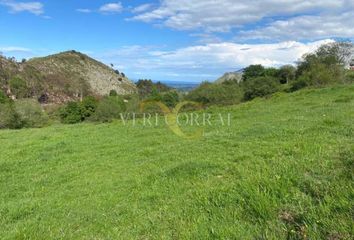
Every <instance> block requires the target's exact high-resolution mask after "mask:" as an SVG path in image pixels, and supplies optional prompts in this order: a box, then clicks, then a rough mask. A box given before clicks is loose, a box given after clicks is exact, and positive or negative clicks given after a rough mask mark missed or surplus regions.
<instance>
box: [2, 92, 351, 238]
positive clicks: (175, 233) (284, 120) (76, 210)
mask: <svg viewBox="0 0 354 240" xmlns="http://www.w3.org/2000/svg"><path fill="white" fill-rule="evenodd" d="M353 92H354V86H351V87H335V88H331V89H321V90H305V91H302V92H297V93H294V94H290V95H285V94H282V95H276V96H274V97H272V98H271V99H268V100H261V99H259V100H255V101H253V102H250V103H247V104H244V105H239V106H234V107H229V108H215V109H212V110H211V111H212V112H214V113H217V112H224V113H226V112H229V111H231V112H232V116H233V120H232V127H230V128H227V127H224V128H220V127H210V128H208V129H206V132H207V135H206V137H205V138H203V139H200V140H185V139H181V138H179V137H177V136H175V135H174V134H172V133H171V132H170V131H169V130H168V129H167V128H166V127H147V128H143V127H142V126H135V127H131V126H130V127H129V126H123V124H122V123H120V122H116V123H111V124H101V125H94V124H82V125H76V126H52V127H49V128H45V129H29V130H21V131H1V132H0V151H1V158H0V187H1V189H2V191H1V192H0V226H1V228H0V239H208V238H209V239H226V238H228V239H255V238H257V237H258V238H257V239H286V238H290V239H291V238H292V237H293V239H297V238H296V237H298V238H299V239H301V238H302V237H305V236H310V237H311V239H325V238H327V237H344V238H348V239H349V238H350V237H352V236H353V214H354V212H353V202H352V199H353V197H354V191H353V159H354V141H353V140H354V134H353V133H354V123H353V119H354V94H353ZM262 237H263V238H262Z"/></svg>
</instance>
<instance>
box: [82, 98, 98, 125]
mask: <svg viewBox="0 0 354 240" xmlns="http://www.w3.org/2000/svg"><path fill="white" fill-rule="evenodd" d="M80 105H81V115H82V118H83V119H87V118H89V117H91V116H92V115H93V114H94V113H95V111H96V109H97V106H98V101H97V99H96V98H94V97H92V96H88V97H84V99H83V100H82V102H81V103H80Z"/></svg>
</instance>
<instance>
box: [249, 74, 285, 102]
mask: <svg viewBox="0 0 354 240" xmlns="http://www.w3.org/2000/svg"><path fill="white" fill-rule="evenodd" d="M243 88H244V100H246V101H248V100H252V99H254V98H256V97H264V96H267V95H269V94H272V93H275V92H277V91H278V90H279V82H278V80H277V79H275V78H272V77H257V78H252V79H249V80H248V81H247V82H244V84H243Z"/></svg>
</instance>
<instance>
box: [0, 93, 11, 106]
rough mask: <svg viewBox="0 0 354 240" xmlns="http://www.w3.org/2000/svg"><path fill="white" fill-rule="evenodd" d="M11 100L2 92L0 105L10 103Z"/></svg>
mask: <svg viewBox="0 0 354 240" xmlns="http://www.w3.org/2000/svg"><path fill="white" fill-rule="evenodd" d="M9 100H10V99H9V98H8V97H7V96H6V94H5V93H4V92H3V91H1V90H0V104H3V103H6V102H9Z"/></svg>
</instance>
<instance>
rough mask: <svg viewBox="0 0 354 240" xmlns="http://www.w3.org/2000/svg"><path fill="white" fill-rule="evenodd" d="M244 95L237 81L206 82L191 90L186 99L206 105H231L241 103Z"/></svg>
mask: <svg viewBox="0 0 354 240" xmlns="http://www.w3.org/2000/svg"><path fill="white" fill-rule="evenodd" d="M242 97H243V93H242V89H241V87H240V86H239V85H238V84H236V83H228V84H212V83H209V82H204V83H202V84H201V85H200V86H199V87H198V88H196V89H194V90H193V91H191V92H190V93H189V94H188V95H187V96H186V99H187V100H190V101H194V102H199V103H202V104H204V105H213V104H215V105H230V104H237V103H240V102H241V100H242Z"/></svg>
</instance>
